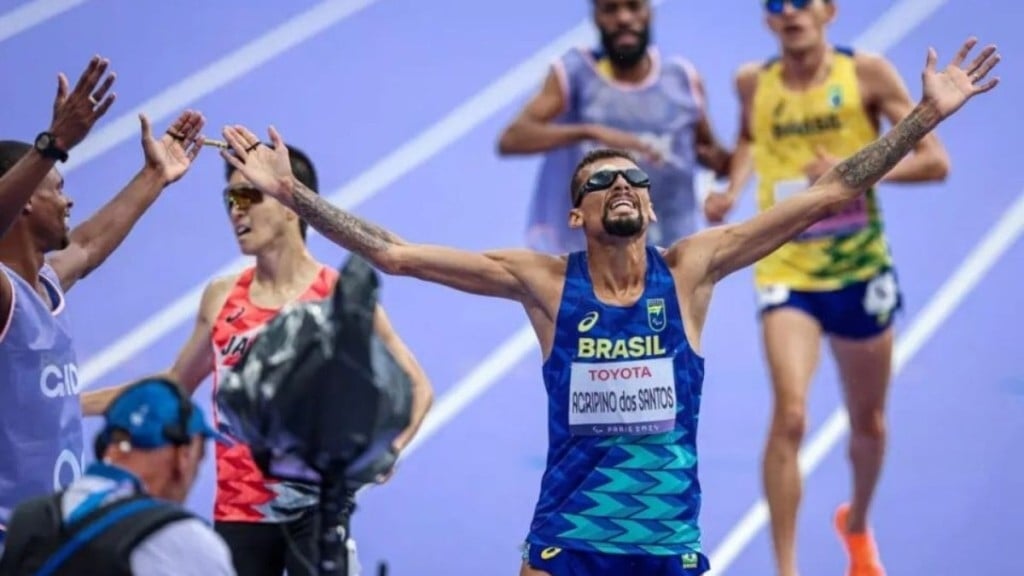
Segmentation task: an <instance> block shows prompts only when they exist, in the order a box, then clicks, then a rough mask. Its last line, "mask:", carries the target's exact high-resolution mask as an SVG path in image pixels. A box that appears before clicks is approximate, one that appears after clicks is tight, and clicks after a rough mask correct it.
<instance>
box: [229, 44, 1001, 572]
mask: <svg viewBox="0 0 1024 576" xmlns="http://www.w3.org/2000/svg"><path fill="white" fill-rule="evenodd" d="M972 45H973V41H969V42H967V43H966V44H964V46H963V47H962V48H961V49H960V51H959V53H958V54H957V55H956V57H955V58H954V59H953V62H952V63H951V64H950V65H948V66H947V67H946V68H945V69H943V70H938V69H937V68H936V60H937V55H936V53H935V51H934V50H929V51H928V58H927V63H926V66H925V69H924V72H923V74H922V80H923V88H924V89H923V96H922V98H921V100H920V102H918V104H917V105H916V106H915V107H914V108H913V110H912V111H911V112H910V113H909V114H907V115H906V117H904V118H903V119H902V120H900V121H899V122H898V123H897V124H896V125H895V126H894V127H893V128H892V129H891V130H889V132H888V133H886V134H885V135H884V136H881V137H880V138H877V139H876V140H874V141H873V142H870V143H867V144H865V145H863V146H862V147H861V148H860V149H859V150H857V151H855V152H853V153H852V154H850V155H849V156H848V157H847V158H846V159H844V160H842V161H840V162H839V163H837V164H836V165H835V166H833V167H831V168H830V169H829V170H828V171H827V172H826V173H825V174H824V175H822V176H821V178H818V179H817V180H815V181H814V183H813V184H812V185H810V186H809V187H808V189H807V190H805V191H804V192H800V193H797V194H794V195H792V196H789V197H787V198H786V199H785V200H782V201H780V202H778V203H776V204H775V205H773V206H772V207H771V208H768V209H766V210H764V211H761V212H759V213H758V214H757V215H755V216H754V217H752V218H750V219H749V220H746V221H744V222H740V223H737V224H729V225H725V226H717V227H715V228H711V229H708V230H704V231H702V232H700V233H698V234H694V235H692V236H689V237H687V238H683V239H682V240H679V241H676V242H674V243H672V245H671V246H669V247H667V248H660V247H656V246H651V245H650V244H649V243H648V241H647V230H648V229H649V226H650V223H651V222H652V221H653V219H654V209H653V207H652V204H651V196H650V190H651V179H650V178H649V177H648V175H647V174H646V173H645V172H644V171H643V170H642V169H640V168H639V166H638V165H637V163H636V162H635V161H634V160H633V159H632V158H631V155H630V154H629V153H626V152H623V151H620V150H608V149H600V150H595V151H592V152H590V153H588V154H587V155H586V156H585V157H584V159H583V160H582V161H581V162H580V164H579V165H578V166H577V167H576V170H575V171H574V172H573V173H572V174H571V178H570V179H569V186H570V193H571V200H570V205H571V206H572V207H573V208H572V209H571V210H570V212H569V217H568V220H569V225H570V226H572V227H573V228H576V229H579V230H582V231H583V234H584V235H585V237H586V249H585V250H581V251H578V252H572V253H570V254H564V255H552V254H545V253H543V252H538V251H535V250H525V249H512V250H491V251H487V252H471V251H467V250H460V249H457V248H450V247H446V246H439V245H436V244H424V243H417V242H412V241H408V240H405V239H403V238H400V237H399V236H398V235H396V234H393V233H392V232H390V231H388V230H385V229H384V228H381V227H380V226H377V225H375V224H373V223H371V222H368V221H366V220H363V219H361V218H359V217H357V216H355V215H353V214H351V213H349V212H346V211H344V210H342V209H341V208H338V207H337V206H334V205H333V204H331V203H330V202H328V201H326V200H324V199H323V198H322V197H320V196H319V195H317V194H316V193H315V192H313V191H311V190H309V189H308V188H306V187H305V186H303V185H302V183H301V182H299V180H298V179H296V177H295V175H294V174H292V169H291V165H290V162H289V159H288V148H287V146H285V143H284V140H283V139H282V138H281V135H280V134H278V132H277V131H276V130H274V129H273V128H271V129H270V130H269V132H270V139H271V141H272V142H273V146H260V145H259V138H258V137H257V136H256V135H255V134H253V133H252V132H251V131H250V130H248V129H246V128H245V127H242V126H229V127H225V129H224V137H225V139H226V140H227V141H228V143H229V144H230V147H231V150H230V151H228V150H224V151H222V152H221V154H222V156H223V157H224V158H225V159H226V160H227V161H228V162H230V163H231V165H232V166H234V167H235V168H236V169H237V170H238V171H239V172H241V173H242V174H243V175H244V176H245V178H246V179H247V180H248V181H249V182H250V183H251V184H252V186H253V187H255V188H257V189H258V190H260V191H261V192H262V193H264V194H266V195H268V196H270V197H273V198H275V199H276V200H278V201H279V202H281V203H282V204H284V205H285V206H287V207H289V208H291V209H292V210H294V211H295V213H296V214H298V216H299V217H300V218H302V219H303V220H304V221H306V222H308V223H309V225H310V226H312V227H313V228H315V229H316V230H318V231H319V232H321V233H322V234H323V235H324V236H325V237H327V238H329V239H330V240H331V241H333V242H334V243H335V244H337V245H339V246H341V247H342V248H344V249H346V250H348V251H350V252H353V253H355V254H358V255H359V256H361V257H363V258H365V259H366V260H367V261H369V262H370V264H372V265H373V266H374V267H375V268H377V269H379V270H381V271H382V272H384V273H386V274H393V275H400V276H408V277H412V278H419V279H421V280H426V281H430V282H435V283H438V284H442V285H445V286H448V287H450V288H453V289H456V290H460V291H462V292H466V293H470V294H477V295H481V296H489V297H492V298H502V299H506V300H510V301H512V302H515V303H517V304H519V305H520V306H522V307H523V309H524V312H525V313H526V316H527V317H528V318H529V320H530V324H531V325H532V327H533V330H534V332H535V334H536V337H537V344H538V347H539V348H540V352H541V354H540V356H541V357H542V358H543V365H542V372H541V374H542V377H543V382H544V387H545V390H546V392H547V396H548V458H547V465H546V469H545V471H544V475H543V477H542V479H541V486H540V494H539V497H538V499H537V505H536V508H535V511H534V514H533V521H532V523H531V525H530V529H529V533H528V535H527V538H526V540H527V548H526V551H525V554H524V558H523V562H522V565H521V568H520V575H521V576H545V575H548V576H568V575H569V574H575V575H577V576H591V575H592V576H598V575H609V574H616V575H618V574H657V575H661V576H696V575H698V574H703V573H704V572H706V571H707V569H708V559H707V558H706V557H705V555H704V553H703V551H702V544H701V540H702V537H701V529H700V510H701V485H700V480H699V478H698V463H697V427H698V423H699V416H700V404H701V394H702V388H703V384H704V357H703V356H702V355H701V351H700V350H701V338H702V336H701V335H702V332H703V329H704V322H705V319H706V318H707V312H708V307H709V306H710V304H711V295H712V293H713V291H714V288H715V285H716V284H717V283H718V282H720V281H721V280H723V279H724V278H726V277H727V276H729V275H730V274H732V273H734V272H736V271H738V270H740V269H743V268H746V267H747V266H750V265H752V264H754V263H755V262H757V261H759V260H761V259H762V258H764V257H765V256H766V255H768V254H771V253H772V252H773V251H775V250H776V249H778V248H779V247H780V246H783V245H784V244H786V243H787V242H790V241H792V240H793V239H794V238H796V237H797V236H799V235H800V234H802V233H803V232H805V231H806V230H807V229H809V228H810V227H811V226H813V225H814V224H815V223H817V222H819V221H822V220H825V219H827V218H829V217H831V216H833V215H835V214H839V213H841V212H842V211H843V210H844V209H845V208H846V207H847V206H849V205H850V203H852V202H855V201H856V200H858V199H859V198H861V197H863V196H864V194H866V193H868V191H869V190H871V188H872V187H873V186H874V185H875V184H876V183H877V182H878V181H879V180H880V179H881V178H882V177H883V176H885V175H886V174H887V173H888V172H889V171H890V170H891V169H892V168H893V167H894V166H895V165H896V164H897V163H899V161H900V160H901V159H902V158H904V157H905V156H906V155H907V154H909V153H910V152H911V151H912V150H913V149H914V147H915V146H916V145H917V143H918V142H920V141H921V140H922V139H923V138H925V137H926V136H927V135H928V134H930V133H931V132H932V130H934V129H935V127H936V126H938V124H939V123H940V122H941V121H942V120H943V119H945V118H947V117H949V116H950V115H952V114H954V113H955V112H956V111H957V110H958V109H960V107H962V106H963V105H964V104H965V103H966V102H967V101H968V100H969V99H970V98H972V97H973V96H976V95H978V94H981V93H984V92H987V91H989V90H991V89H992V88H994V87H995V86H996V84H997V83H998V79H996V78H993V79H992V80H988V81H985V77H986V76H987V75H988V73H989V72H990V71H991V70H992V69H993V68H994V67H995V65H996V64H997V63H998V61H999V57H998V55H994V54H995V48H994V47H989V48H986V49H985V50H983V51H982V52H981V54H980V55H979V56H978V57H977V58H975V59H974V60H973V61H972V62H970V63H965V59H966V58H967V56H968V53H969V52H970V49H971V46H972Z"/></svg>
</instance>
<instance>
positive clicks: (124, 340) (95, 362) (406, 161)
mask: <svg viewBox="0 0 1024 576" xmlns="http://www.w3.org/2000/svg"><path fill="white" fill-rule="evenodd" d="M657 3H660V1H659V2H656V4H657ZM592 35H593V31H592V30H591V23H590V21H589V20H587V21H583V22H581V23H580V24H578V25H576V26H575V27H574V28H572V29H571V30H569V31H568V32H566V33H564V34H562V35H561V36H559V37H558V38H556V39H555V40H554V41H552V42H551V43H550V44H548V45H547V46H544V47H543V48H541V49H540V50H539V51H537V52H536V53H534V54H533V55H532V56H530V57H529V58H528V59H526V60H525V61H523V62H522V63H520V64H519V65H517V66H515V67H514V68H512V69H511V70H509V71H507V72H506V73H505V74H504V75H502V76H501V77H500V78H498V79H497V80H495V81H494V82H492V83H491V84H490V85H489V86H487V87H485V88H484V89H483V90H481V91H480V92H478V93H477V94H476V95H475V96H473V97H472V98H470V99H469V100H467V101H465V102H464V103H462V104H461V105H460V106H459V107H457V108H455V109H454V110H452V111H451V112H450V113H449V114H448V115H447V116H445V117H444V118H442V119H441V120H439V121H438V122H437V123H436V124H434V125H433V126H431V127H430V128H427V129H426V130H425V131H423V132H421V133H420V134H419V135H417V136H416V137H415V138H413V139H411V140H409V141H408V142H406V143H405V144H404V145H402V146H401V147H399V148H398V149H396V150H394V151H393V152H391V153H390V154H388V155H387V156H385V157H384V158H382V159H381V160H379V161H378V162H377V163H376V164H374V165H373V166H371V167H370V168H368V169H367V170H366V171H364V172H363V173H361V174H359V175H358V176H356V177H355V178H354V179H353V180H351V181H349V182H348V183H346V184H345V185H344V186H342V188H341V189H340V190H338V191H336V192H334V193H333V194H331V195H330V196H328V197H327V198H328V200H330V201H331V202H333V203H335V204H337V205H339V206H341V207H342V208H344V209H346V210H352V209H354V208H355V207H357V206H358V205H359V204H361V203H363V202H365V201H366V200H368V199H370V198H372V197H373V196H375V195H376V194H378V193H380V192H381V191H382V190H384V189H385V188H386V187H387V186H389V185H390V184H392V183H394V182H395V181H396V180H398V179H399V178H401V177H403V176H404V175H406V174H408V173H409V172H411V171H412V170H414V169H416V168H417V167H419V166H421V165H423V164H424V163H425V162H427V161H428V160H430V159H431V158H433V157H434V156H435V155H437V154H438V153H440V152H441V151H442V150H444V149H445V148H446V147H447V146H450V145H451V144H452V143H454V142H456V141H458V140H459V139H460V138H462V137H463V136H465V135H466V134H468V133H469V132H470V131H472V130H473V129H474V128H476V127H477V126H479V125H480V124H482V123H483V122H485V121H486V120H487V119H488V118H490V117H491V116H492V115H493V114H495V113H497V112H498V111H500V110H501V109H502V108H504V107H505V106H508V105H509V104H511V103H512V102H514V101H515V100H516V99H517V98H519V97H520V96H523V95H524V94H526V93H527V91H529V90H530V89H533V88H535V87H537V86H539V85H540V79H541V78H542V75H543V74H544V73H545V71H546V70H547V67H548V66H549V65H550V63H551V62H552V61H553V60H554V59H555V58H557V57H558V56H561V54H562V53H563V52H565V51H566V50H569V49H570V48H572V47H573V46H576V45H579V44H583V43H585V42H587V41H588V40H589V39H590V38H591V36H592ZM148 108H149V107H148V106H147V109H148ZM131 121H132V122H135V121H136V120H135V119H134V116H132V118H131ZM132 126H134V124H133V125H132ZM132 129H133V130H134V127H133V128H132ZM90 138H92V137H90ZM87 142H88V141H87ZM310 234H313V230H310ZM248 262H249V259H247V258H237V259H235V260H233V261H231V262H229V263H228V264H226V265H225V266H223V267H222V268H221V269H220V270H217V271H216V272H214V273H213V275H212V276H222V275H225V274H230V273H231V272H234V271H237V270H239V269H241V268H242V267H244V266H246V265H247V264H248ZM203 288H204V286H201V285H200V286H196V287H194V288H193V289H191V290H190V291H189V292H187V293H186V294H184V295H183V296H181V297H179V298H178V299H176V300H174V301H173V302H171V303H170V304H168V305H167V306H166V307H164V308H163V309H162V310H160V311H159V312H157V313H156V314H154V315H152V316H150V317H149V318H147V319H146V320H144V321H143V322H142V323H140V324H139V325H138V326H136V327H135V328H133V329H132V330H131V331H129V332H128V333H126V334H125V335H123V336H122V337H120V338H118V339H117V340H116V341H115V342H113V343H112V344H110V345H109V346H107V347H105V348H104V349H102V350H100V351H99V352H98V353H96V354H94V355H93V356H91V357H90V358H89V359H88V360H87V361H86V362H84V363H83V365H82V368H81V372H80V373H79V375H80V378H81V385H82V389H83V390H87V389H89V388H90V387H91V386H92V385H94V384H95V383H96V382H97V381H98V380H99V379H100V378H102V377H103V376H105V375H106V374H107V373H109V372H110V371H112V370H114V369H115V368H117V367H118V366H120V365H122V364H123V363H125V362H127V361H128V360H130V359H131V358H132V356H134V355H135V354H137V353H139V352H140V351H142V350H145V349H146V348H148V347H149V346H151V345H152V344H154V343H155V342H157V341H158V340H159V339H160V338H162V337H163V336H165V335H166V334H167V333H169V332H170V331H172V330H174V329H176V328H178V327H179V326H181V325H182V324H183V323H185V322H187V321H188V320H190V319H192V318H194V317H195V314H196V311H197V310H198V309H199V300H200V298H201V296H202V293H203Z"/></svg>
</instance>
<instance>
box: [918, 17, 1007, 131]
mask: <svg viewBox="0 0 1024 576" xmlns="http://www.w3.org/2000/svg"><path fill="white" fill-rule="evenodd" d="M977 43H978V39H977V38H974V37H971V38H969V39H968V40H967V42H964V45H963V46H961V47H960V51H959V52H957V54H956V56H955V57H954V58H953V61H952V62H950V63H949V65H948V66H946V68H945V70H942V71H941V72H937V71H936V69H935V61H936V60H937V59H938V55H937V54H936V52H935V49H934V48H929V49H928V59H927V61H926V64H925V69H924V72H923V73H922V80H923V83H924V96H923V99H924V100H926V101H930V102H931V103H932V104H933V105H934V107H935V110H936V111H937V112H938V113H939V115H940V116H941V117H942V118H946V117H949V116H950V115H951V114H953V113H954V112H956V111H957V110H959V109H960V107H961V106H963V105H964V104H965V103H966V102H967V101H968V100H970V99H971V98H972V97H974V96H975V95H977V94H982V93H984V92H988V91H989V90H991V89H993V88H995V87H996V85H997V84H999V78H998V77H996V78H992V79H991V80H989V81H987V82H984V83H982V80H984V79H985V77H986V76H988V73H989V72H991V71H992V69H993V68H995V66H996V64H998V63H999V60H1000V58H999V54H998V53H997V52H996V47H995V46H994V45H991V44H990V45H988V46H986V47H985V49H984V50H982V51H981V53H980V54H978V56H977V57H976V58H975V59H974V60H972V61H971V63H970V64H968V65H966V66H964V65H963V63H964V60H966V59H967V55H968V54H970V52H971V50H972V49H973V48H974V46H975V45H976V44H977Z"/></svg>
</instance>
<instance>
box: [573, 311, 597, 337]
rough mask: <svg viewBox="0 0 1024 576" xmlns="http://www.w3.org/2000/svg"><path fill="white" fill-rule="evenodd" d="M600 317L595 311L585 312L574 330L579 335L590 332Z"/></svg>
mask: <svg viewBox="0 0 1024 576" xmlns="http://www.w3.org/2000/svg"><path fill="white" fill-rule="evenodd" d="M600 317H601V315H600V314H598V313H597V311H596V310H595V311H594V312H587V315H586V316H584V317H583V319H582V320H580V323H579V324H577V325H576V330H578V331H579V333H580V334H584V333H586V332H590V329H591V328H593V327H594V324H597V319H598V318H600Z"/></svg>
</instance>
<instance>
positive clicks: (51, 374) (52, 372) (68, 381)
mask: <svg viewBox="0 0 1024 576" xmlns="http://www.w3.org/2000/svg"><path fill="white" fill-rule="evenodd" d="M79 390H80V386H79V384H78V366H76V365H75V364H73V363H67V364H47V365H46V366H44V367H43V370H42V372H40V373H39V391H40V392H42V393H43V396H45V397H47V398H63V397H65V396H78V392H79Z"/></svg>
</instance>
